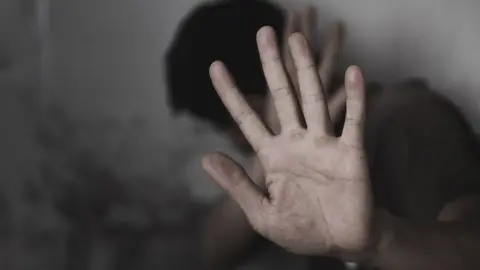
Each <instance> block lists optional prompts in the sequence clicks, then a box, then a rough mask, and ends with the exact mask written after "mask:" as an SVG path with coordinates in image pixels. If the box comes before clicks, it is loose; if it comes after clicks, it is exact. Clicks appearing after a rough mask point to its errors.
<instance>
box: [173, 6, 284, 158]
mask: <svg viewBox="0 0 480 270" xmlns="http://www.w3.org/2000/svg"><path fill="white" fill-rule="evenodd" d="M265 25H270V26H272V27H273V28H274V29H275V31H276V32H277V33H279V34H278V35H277V36H278V42H279V43H280V41H281V40H280V37H281V33H282V32H283V25H284V15H283V12H282V10H281V9H280V8H278V7H276V6H275V5H273V4H271V3H269V2H267V1H266V0H223V1H216V2H213V3H207V4H203V5H201V6H199V7H197V8H195V9H194V10H193V11H192V12H191V13H190V14H188V15H187V17H186V18H185V19H184V20H183V22H182V23H181V24H180V26H179V28H178V30H177V33H176V36H175V38H174V40H173V42H172V44H171V45H170V48H169V50H168V52H167V55H166V72H167V82H168V91H169V92H168V93H169V105H170V106H171V107H172V110H173V112H174V113H188V114H190V115H192V116H194V117H196V118H199V119H202V120H206V121H208V122H209V123H211V124H212V125H213V126H214V127H216V128H217V129H218V130H221V131H222V132H225V133H227V134H229V135H231V138H232V139H233V140H234V142H235V143H236V144H237V145H239V146H240V147H242V148H243V149H246V148H245V146H248V144H245V139H244V137H243V135H242V134H241V132H240V131H239V130H238V128H237V126H236V124H235V123H234V121H233V119H232V118H231V116H230V114H229V112H228V111H227V110H226V108H225V107H224V105H223V103H222V102H221V100H220V99H219V97H218V95H217V93H216V92H215V89H214V87H213V85H212V82H211V81H210V77H209V67H210V64H211V63H212V62H214V61H215V60H221V61H223V62H224V63H225V64H226V65H227V67H228V69H229V70H230V72H231V73H232V76H233V77H234V79H235V81H236V83H237V85H238V87H239V89H240V90H241V91H242V93H243V95H244V96H245V97H246V98H247V100H248V102H249V103H250V104H251V105H252V107H254V109H255V110H256V111H257V112H258V113H261V110H262V108H263V104H264V99H265V97H266V94H267V87H266V82H265V78H264V76H263V71H262V64H261V62H260V58H259V55H258V51H257V45H256V33H257V31H258V30H259V29H260V28H261V27H262V26H265Z"/></svg>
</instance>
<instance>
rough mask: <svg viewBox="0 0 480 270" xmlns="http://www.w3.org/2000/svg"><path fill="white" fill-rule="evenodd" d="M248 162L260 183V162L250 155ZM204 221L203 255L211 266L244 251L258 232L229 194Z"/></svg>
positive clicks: (220, 264)
mask: <svg viewBox="0 0 480 270" xmlns="http://www.w3.org/2000/svg"><path fill="white" fill-rule="evenodd" d="M250 165H251V166H250V167H249V174H250V175H251V177H252V180H254V181H255V182H256V183H257V184H258V185H259V186H263V184H262V183H263V172H262V170H261V166H260V164H259V163H258V161H257V160H256V159H253V160H252V162H251V164H250ZM204 225H205V226H204V230H203V235H202V238H203V239H202V243H203V248H202V250H203V258H204V260H205V262H206V264H207V266H209V268H210V269H215V268H219V267H224V266H226V265H228V264H229V263H231V262H232V261H233V260H235V259H237V258H239V256H241V255H242V254H245V253H246V252H247V250H248V249H249V247H250V246H251V245H252V243H253V242H254V240H255V239H256V236H257V234H256V233H255V231H254V230H253V229H252V228H251V226H250V223H249V222H248V219H247V217H246V215H245V213H244V212H243V210H242V209H241V208H240V206H239V205H238V204H237V202H235V201H234V200H233V199H232V198H231V197H229V196H226V197H224V198H223V199H222V200H221V201H220V202H219V203H218V204H217V205H215V207H214V209H213V211H212V213H211V214H210V215H209V216H208V217H207V219H206V222H205V224H204Z"/></svg>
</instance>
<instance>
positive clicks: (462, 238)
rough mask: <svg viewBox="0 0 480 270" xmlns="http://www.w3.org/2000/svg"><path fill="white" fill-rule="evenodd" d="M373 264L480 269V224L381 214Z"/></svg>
mask: <svg viewBox="0 0 480 270" xmlns="http://www.w3.org/2000/svg"><path fill="white" fill-rule="evenodd" d="M381 215H382V217H381V218H380V219H379V220H380V222H381V223H382V225H381V227H382V228H383V235H382V240H381V242H380V244H379V248H378V250H377V253H376V256H375V258H373V261H372V262H373V265H374V266H376V267H379V268H380V269H385V270H425V269H435V270H458V269H462V270H464V269H465V270H469V269H480V256H479V255H480V230H479V229H480V228H479V227H478V226H475V225H470V224H468V223H467V222H461V221H452V222H412V221H407V220H403V219H399V218H395V217H392V216H390V215H388V214H381Z"/></svg>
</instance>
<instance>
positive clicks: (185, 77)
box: [166, 0, 345, 269]
mask: <svg viewBox="0 0 480 270" xmlns="http://www.w3.org/2000/svg"><path fill="white" fill-rule="evenodd" d="M314 16H315V13H314V10H313V9H312V8H305V9H304V10H302V11H299V12H291V13H289V14H288V16H287V18H284V14H283V11H282V10H281V9H280V8H279V7H276V6H275V5H273V4H271V3H269V2H267V1H263V0H231V1H218V2H213V3H209V4H204V5H201V6H200V7H198V8H196V9H195V10H193V11H192V12H191V13H190V14H189V15H188V16H187V18H186V19H185V20H184V21H183V22H182V23H181V25H180V27H179V30H178V32H177V34H176V36H175V38H174V41H173V42H172V45H171V46H170V49H169V50H168V52H167V58H166V71H167V81H168V89H169V90H168V91H169V92H168V93H169V103H170V106H171V107H172V109H173V111H174V112H176V113H177V114H181V113H187V114H190V115H192V116H194V117H195V118H198V119H200V120H206V121H207V122H209V123H211V124H212V125H213V126H214V127H215V128H216V129H217V130H219V131H221V132H223V133H225V134H229V136H230V138H231V139H232V141H233V142H234V143H235V145H237V146H238V149H239V150H240V151H242V152H243V153H244V154H246V155H251V154H252V149H251V148H250V146H249V144H248V142H247V141H246V140H245V138H244V136H243V134H242V133H241V131H240V130H239V129H238V128H237V127H236V125H235V123H234V121H233V119H232V118H231V117H230V115H229V114H228V111H227V110H226V109H225V108H224V105H223V104H222V103H221V101H220V100H219V99H218V97H217V95H216V94H215V92H214V87H213V85H212V83H211V81H210V79H209V75H208V68H209V65H210V64H211V62H213V61H214V60H217V59H221V60H222V61H224V62H225V63H226V64H227V65H228V66H229V68H231V69H232V70H234V71H236V73H235V74H236V75H235V80H236V81H237V83H238V84H239V85H240V86H241V88H240V89H244V91H243V90H242V91H243V94H244V96H245V97H246V98H247V100H249V102H250V103H251V104H252V107H253V108H254V110H255V111H257V112H258V113H259V114H261V115H263V116H264V117H265V119H266V120H267V121H268V122H269V123H270V124H271V128H272V129H276V128H278V125H277V122H278V121H277V119H276V115H275V109H274V106H273V104H271V102H270V100H271V99H269V98H268V93H267V84H266V81H265V78H264V77H263V73H262V63H261V61H260V60H259V58H258V50H257V46H256V43H255V35H256V32H257V31H258V29H260V28H261V27H262V26H264V25H270V26H271V27H273V29H275V30H276V31H278V32H284V38H283V39H281V38H279V39H278V40H277V41H278V42H279V43H280V44H282V43H284V42H285V41H286V38H287V37H288V36H290V35H291V34H292V33H294V32H295V31H301V32H303V33H305V34H306V35H307V36H308V37H309V39H312V35H313V33H312V27H313V21H314ZM342 39H343V28H342V25H341V24H340V23H336V24H334V25H333V27H332V30H331V33H330V34H329V36H328V38H327V42H326V45H325V49H324V50H323V53H322V58H321V60H322V61H321V64H320V68H319V70H318V72H319V75H320V76H321V77H322V78H323V81H324V84H325V87H326V88H328V89H331V88H333V87H331V86H330V85H333V84H334V82H332V81H333V79H332V78H333V77H334V76H333V74H334V64H335V62H336V59H337V56H338V53H339V50H340V47H341V45H342V42H343V40H342ZM282 57H283V58H284V59H285V60H286V62H287V67H286V68H287V69H288V72H289V74H290V75H291V77H290V80H291V83H292V85H294V87H296V88H297V86H296V85H297V84H298V80H297V79H296V70H295V67H294V64H293V59H292V57H291V54H290V52H289V50H288V49H286V50H284V52H283V56H282ZM344 100H345V95H344V92H343V91H342V90H339V91H336V92H335V94H334V95H333V96H332V98H331V102H330V103H331V104H330V105H331V106H330V108H331V110H332V114H334V115H341V113H342V108H343V106H342V105H343V102H344ZM205 104H208V106H205ZM248 170H249V173H250V174H251V175H252V176H254V177H259V178H262V172H261V169H260V164H259V163H258V160H256V159H255V158H254V156H252V161H251V164H250V167H249V169H248ZM256 238H257V236H256V234H255V232H254V231H253V230H252V229H251V228H250V226H249V224H248V222H247V219H246V218H245V216H244V214H243V213H242V211H241V209H240V208H239V207H238V205H237V204H236V202H234V201H233V200H232V199H230V198H228V197H226V198H224V199H222V200H221V201H220V202H218V204H217V205H215V206H214V207H213V210H212V212H211V214H210V215H209V216H208V217H207V218H206V222H205V227H204V231H203V235H202V243H203V248H202V253H203V259H204V262H205V264H206V267H207V268H209V269H217V268H222V267H228V266H231V265H233V264H234V262H236V261H238V259H240V258H242V255H244V254H245V253H248V250H250V249H251V247H252V244H254V243H255V242H258V241H256ZM329 261H330V260H329ZM328 263H330V262H328ZM334 264H336V265H342V264H341V263H339V262H335V263H334Z"/></svg>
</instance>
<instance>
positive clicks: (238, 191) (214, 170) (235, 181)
mask: <svg viewBox="0 0 480 270" xmlns="http://www.w3.org/2000/svg"><path fill="white" fill-rule="evenodd" d="M202 166H203V169H204V170H205V171H206V172H207V173H208V174H209V175H210V177H212V179H213V180H214V181H215V182H216V183H217V184H218V185H219V186H220V187H221V188H222V189H224V190H225V191H226V192H227V193H228V194H229V195H230V196H231V197H232V198H233V199H234V200H235V201H236V202H237V203H238V204H239V205H240V207H241V208H242V209H243V211H245V212H246V213H247V215H248V212H251V211H256V209H258V208H259V207H261V206H262V203H263V202H264V200H265V199H266V197H265V196H264V194H263V193H262V191H261V190H260V188H259V187H258V186H257V185H255V183H253V181H252V180H251V179H250V177H249V176H248V175H247V173H246V172H245V170H244V169H243V168H242V167H241V166H240V165H238V163H236V162H235V161H233V160H232V159H231V158H230V157H228V156H227V155H225V154H222V153H212V154H208V155H205V156H204V157H203V159H202Z"/></svg>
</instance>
